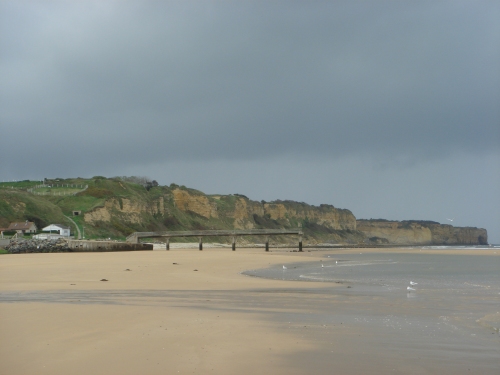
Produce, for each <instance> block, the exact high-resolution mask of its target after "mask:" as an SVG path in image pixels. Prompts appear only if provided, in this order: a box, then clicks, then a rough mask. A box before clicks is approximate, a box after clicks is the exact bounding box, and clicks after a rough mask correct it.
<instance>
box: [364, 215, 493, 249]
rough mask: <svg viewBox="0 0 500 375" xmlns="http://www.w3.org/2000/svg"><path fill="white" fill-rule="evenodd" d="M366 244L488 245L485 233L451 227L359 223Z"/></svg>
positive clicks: (394, 222) (475, 229)
mask: <svg viewBox="0 0 500 375" xmlns="http://www.w3.org/2000/svg"><path fill="white" fill-rule="evenodd" d="M357 229H358V230H359V231H361V232H363V233H364V234H365V235H366V237H367V242H369V243H370V242H373V243H375V242H380V239H382V240H383V239H385V240H387V241H383V242H385V243H389V244H394V245H487V244H488V234H487V232H486V229H482V228H474V227H453V226H452V225H447V224H439V223H435V222H416V221H385V220H358V221H357Z"/></svg>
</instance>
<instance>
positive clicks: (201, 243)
mask: <svg viewBox="0 0 500 375" xmlns="http://www.w3.org/2000/svg"><path fill="white" fill-rule="evenodd" d="M198 250H200V251H201V250H203V237H200V243H199V244H198Z"/></svg>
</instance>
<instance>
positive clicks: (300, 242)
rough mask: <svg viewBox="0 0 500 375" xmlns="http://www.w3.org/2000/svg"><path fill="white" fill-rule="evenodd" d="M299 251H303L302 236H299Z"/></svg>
mask: <svg viewBox="0 0 500 375" xmlns="http://www.w3.org/2000/svg"><path fill="white" fill-rule="evenodd" d="M299 251H302V236H299Z"/></svg>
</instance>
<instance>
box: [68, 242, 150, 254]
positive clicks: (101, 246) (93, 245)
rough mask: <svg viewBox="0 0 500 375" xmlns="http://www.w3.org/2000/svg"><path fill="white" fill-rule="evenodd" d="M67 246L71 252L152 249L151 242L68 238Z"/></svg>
mask: <svg viewBox="0 0 500 375" xmlns="http://www.w3.org/2000/svg"><path fill="white" fill-rule="evenodd" d="M68 247H69V248H70V251H73V252H100V251H101V252H102V251H136V250H153V244H148V243H128V242H116V241H88V240H69V241H68Z"/></svg>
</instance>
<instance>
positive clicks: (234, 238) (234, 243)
mask: <svg viewBox="0 0 500 375" xmlns="http://www.w3.org/2000/svg"><path fill="white" fill-rule="evenodd" d="M235 250H236V236H234V237H233V251H235Z"/></svg>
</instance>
